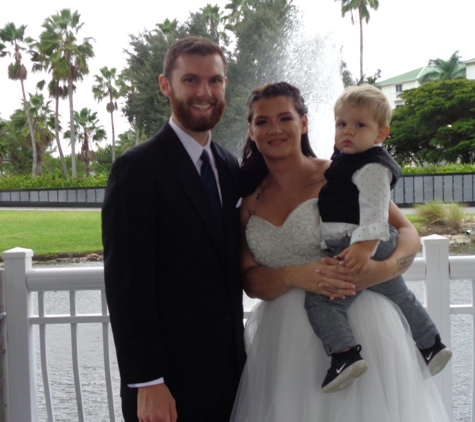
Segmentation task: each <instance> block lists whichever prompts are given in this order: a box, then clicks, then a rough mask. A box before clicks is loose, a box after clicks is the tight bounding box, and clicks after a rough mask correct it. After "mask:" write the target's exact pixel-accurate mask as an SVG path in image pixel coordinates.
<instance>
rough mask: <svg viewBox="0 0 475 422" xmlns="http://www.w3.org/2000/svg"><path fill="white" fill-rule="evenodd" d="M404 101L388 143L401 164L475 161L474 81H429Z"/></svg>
mask: <svg viewBox="0 0 475 422" xmlns="http://www.w3.org/2000/svg"><path fill="white" fill-rule="evenodd" d="M401 98H402V99H403V100H404V105H403V106H401V107H398V108H397V109H396V110H395V112H394V116H393V121H392V125H391V135H390V138H389V139H388V140H387V141H386V144H387V146H388V148H389V150H390V152H391V153H392V154H393V155H394V156H395V157H396V159H397V160H398V162H399V163H403V164H411V163H412V164H417V165H422V164H424V163H433V164H446V163H451V162H453V163H461V164H473V163H474V162H475V81H473V80H467V79H456V80H446V81H439V82H429V83H426V84H424V85H422V86H420V87H418V88H415V89H410V90H406V91H403V92H402V94H401Z"/></svg>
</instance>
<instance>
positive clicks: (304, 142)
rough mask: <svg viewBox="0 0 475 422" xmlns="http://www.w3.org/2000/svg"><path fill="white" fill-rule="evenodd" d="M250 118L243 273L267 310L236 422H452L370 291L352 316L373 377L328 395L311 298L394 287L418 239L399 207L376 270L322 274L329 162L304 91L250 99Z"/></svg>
mask: <svg viewBox="0 0 475 422" xmlns="http://www.w3.org/2000/svg"><path fill="white" fill-rule="evenodd" d="M248 106H249V117H248V121H249V139H248V141H247V144H246V146H245V149H244V159H243V166H242V168H243V176H244V180H245V186H246V189H247V193H249V195H248V196H247V197H246V198H245V200H244V201H243V204H242V208H241V216H242V227H243V234H244V235H243V238H244V242H243V244H244V247H243V256H242V269H243V275H244V285H245V289H246V292H247V294H248V295H249V296H251V297H258V298H260V299H263V300H264V301H263V302H261V303H260V304H259V305H257V306H256V308H255V309H254V310H253V312H252V315H251V317H250V319H249V321H248V323H247V325H246V341H247V345H248V350H247V352H248V360H247V363H246V367H245V370H244V373H243V376H242V379H241V385H240V388H239V392H238V395H237V399H236V403H235V406H234V410H233V415H232V418H231V420H232V421H233V422H245V421H246V422H281V421H282V422H289V421H293V422H295V421H297V422H310V421H312V422H340V421H341V422H343V421H344V422H348V421H352V422H369V421H370V422H371V421H375V422H376V421H377V422H419V421H424V422H435V421H437V422H439V421H448V420H449V419H448V418H447V416H446V413H445V409H444V407H443V404H442V402H441V400H440V398H439V396H438V393H437V391H436V389H435V387H434V385H433V383H432V381H431V379H430V377H429V374H428V371H427V368H426V367H425V366H424V365H425V364H424V362H423V361H422V358H421V357H420V354H419V352H418V351H417V349H416V348H415V347H414V344H413V341H412V338H411V335H410V333H409V330H408V327H407V323H406V322H405V321H404V319H403V318H401V316H400V313H399V311H398V309H397V308H396V307H395V306H394V305H393V304H392V303H391V302H389V301H388V300H387V299H385V298H384V297H382V296H380V295H378V294H375V293H373V292H370V291H365V292H362V294H361V295H360V297H359V298H358V300H357V301H356V302H355V304H353V305H352V307H351V308H350V312H349V320H350V323H351V325H352V329H353V331H354V333H355V337H356V338H357V339H358V342H359V343H360V344H361V345H362V346H363V349H364V353H365V359H366V360H367V361H368V363H369V365H370V369H369V370H368V371H367V372H366V373H365V374H364V375H363V376H361V377H360V378H359V379H358V380H357V381H356V382H354V383H353V385H351V386H350V387H349V388H347V389H345V390H342V391H340V392H336V393H332V394H325V393H323V392H322V390H321V388H320V383H321V380H322V379H323V378H324V372H325V371H326V366H327V365H326V364H327V357H326V355H325V352H324V350H323V347H322V345H321V342H320V341H319V340H318V339H317V337H316V336H315V334H314V332H313V330H312V328H311V327H310V324H309V322H308V319H307V315H306V312H305V309H304V297H305V290H307V291H312V292H314V293H318V294H323V295H326V296H333V297H337V296H345V295H351V294H354V289H355V288H356V289H358V290H362V289H364V288H366V287H369V286H371V285H374V284H377V283H380V282H383V281H386V280H388V279H390V278H393V277H394V276H395V274H400V273H402V272H404V270H405V268H407V266H408V265H409V264H410V263H411V262H412V260H413V258H414V256H415V253H416V252H417V250H418V248H419V237H418V235H417V232H415V230H414V229H413V227H412V225H411V224H410V223H409V222H408V221H407V219H406V218H405V217H404V216H403V215H402V213H401V212H400V211H399V209H398V208H397V207H396V206H395V205H394V204H392V205H391V208H390V219H389V222H390V224H391V225H393V226H394V227H396V228H397V229H398V230H399V239H398V247H397V248H396V250H395V252H394V253H393V254H392V255H391V257H390V258H389V259H387V260H386V261H383V262H376V261H371V263H370V265H369V266H368V268H367V270H366V272H365V273H364V274H363V277H357V276H355V275H351V274H349V272H348V271H347V270H346V269H345V268H344V267H343V266H341V265H338V261H336V260H333V259H328V258H325V259H324V260H323V262H322V261H321V259H322V253H321V250H320V246H319V245H320V241H321V239H320V233H319V227H318V224H319V216H318V207H317V201H318V194H319V192H320V189H321V187H322V186H323V185H324V184H325V179H324V172H325V170H326V169H327V168H328V166H329V161H326V160H322V159H318V158H316V157H315V155H314V153H313V152H312V150H311V148H310V144H309V141H308V136H307V131H308V119H307V115H306V113H307V109H306V107H305V104H304V101H303V99H302V97H301V96H300V93H299V91H298V89H296V88H295V87H292V86H291V85H289V84H286V83H278V84H272V85H267V86H265V87H262V88H259V89H257V90H255V91H254V92H253V93H252V94H251V97H250V99H249V101H248ZM342 206H344V204H342Z"/></svg>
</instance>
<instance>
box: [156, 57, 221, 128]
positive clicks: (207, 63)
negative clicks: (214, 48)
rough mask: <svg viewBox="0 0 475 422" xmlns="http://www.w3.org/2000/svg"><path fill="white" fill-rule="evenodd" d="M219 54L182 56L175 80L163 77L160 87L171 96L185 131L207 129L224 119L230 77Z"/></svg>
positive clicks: (175, 117) (178, 60)
mask: <svg viewBox="0 0 475 422" xmlns="http://www.w3.org/2000/svg"><path fill="white" fill-rule="evenodd" d="M224 72H225V70H224V63H223V60H222V58H221V57H220V56H219V55H218V54H213V55H208V56H199V55H181V56H179V57H178V58H177V60H176V62H175V69H174V70H173V72H172V78H171V80H168V79H167V78H166V76H164V75H161V76H160V80H159V81H160V88H161V89H162V92H163V93H164V94H165V95H166V96H167V97H169V98H170V103H171V106H172V113H173V117H174V120H175V121H176V123H177V124H178V125H179V126H180V127H182V129H183V130H185V132H188V133H190V132H192V133H193V132H194V133H196V132H206V131H208V130H210V129H213V128H214V127H215V126H216V125H217V124H218V123H219V121H220V120H221V117H222V116H223V113H224V109H225V108H226V101H225V99H224V93H225V87H226V82H227V79H226V77H225V73H224Z"/></svg>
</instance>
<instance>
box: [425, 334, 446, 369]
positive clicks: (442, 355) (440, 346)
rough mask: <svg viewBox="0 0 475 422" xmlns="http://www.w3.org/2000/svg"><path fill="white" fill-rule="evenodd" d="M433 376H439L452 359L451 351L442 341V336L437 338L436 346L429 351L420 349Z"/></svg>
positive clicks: (429, 348)
mask: <svg viewBox="0 0 475 422" xmlns="http://www.w3.org/2000/svg"><path fill="white" fill-rule="evenodd" d="M419 351H420V352H421V354H422V356H423V357H424V360H425V362H426V363H427V366H428V368H429V372H430V373H431V375H432V376H434V375H436V374H438V373H439V372H440V371H442V369H444V368H445V365H447V363H448V362H449V360H450V358H451V357H452V350H450V349H449V348H448V347H447V346H446V345H445V344H444V343H442V342H441V341H440V336H439V335H437V336H435V344H434V345H433V346H432V347H428V348H427V349H419Z"/></svg>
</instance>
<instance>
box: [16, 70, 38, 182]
mask: <svg viewBox="0 0 475 422" xmlns="http://www.w3.org/2000/svg"><path fill="white" fill-rule="evenodd" d="M20 84H21V92H22V94H23V108H24V109H25V115H26V121H27V123H28V128H29V129H30V139H31V150H32V152H33V164H32V166H31V176H32V177H36V169H37V162H38V159H37V155H36V142H35V131H34V130H33V123H32V122H31V117H30V110H29V109H28V102H27V101H26V94H25V85H24V84H23V79H20Z"/></svg>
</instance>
